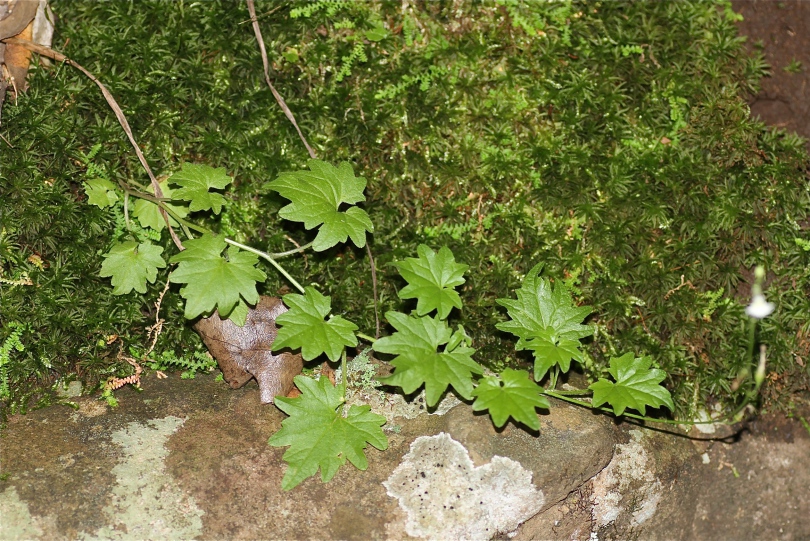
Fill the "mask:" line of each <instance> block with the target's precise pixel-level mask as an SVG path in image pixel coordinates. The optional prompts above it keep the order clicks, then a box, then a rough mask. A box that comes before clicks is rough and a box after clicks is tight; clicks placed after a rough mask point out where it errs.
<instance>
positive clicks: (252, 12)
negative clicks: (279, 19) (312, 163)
mask: <svg viewBox="0 0 810 541" xmlns="http://www.w3.org/2000/svg"><path fill="white" fill-rule="evenodd" d="M247 6H248V11H249V12H250V20H251V22H252V23H253V33H254V34H256V41H258V42H259V51H261V53H262V65H263V66H264V80H265V82H266V83H267V86H269V87H270V92H272V93H273V97H274V98H276V101H277V102H278V104H279V105H280V106H281V109H282V110H283V111H284V114H285V115H286V116H287V118H288V119H289V121H290V122H292V125H293V126H295V131H297V132H298V137H300V138H301V141H302V142H303V143H304V146H305V147H307V152H309V156H310V158H312V159H313V160H314V159H317V156H316V155H315V151H314V150H312V147H311V146H309V143H307V139H306V137H304V134H303V133H302V132H301V128H299V127H298V123H297V122H296V121H295V117H294V116H293V114H292V111H290V108H289V107H287V103H286V102H285V101H284V98H282V97H281V94H279V93H278V91H276V87H274V86H273V83H271V82H270V61H269V60H268V59H267V49H265V47H264V39H262V31H261V29H260V28H259V20H258V19H257V18H256V6H254V5H253V0H247Z"/></svg>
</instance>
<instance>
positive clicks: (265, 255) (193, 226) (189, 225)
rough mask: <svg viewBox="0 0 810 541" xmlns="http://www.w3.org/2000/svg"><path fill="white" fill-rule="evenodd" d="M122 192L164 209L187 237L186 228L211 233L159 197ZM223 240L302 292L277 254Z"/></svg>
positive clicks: (131, 191) (126, 190) (304, 247)
mask: <svg viewBox="0 0 810 541" xmlns="http://www.w3.org/2000/svg"><path fill="white" fill-rule="evenodd" d="M124 193H128V194H130V195H133V196H135V197H140V198H141V199H146V200H147V201H151V202H152V203H155V204H156V205H157V206H159V207H160V208H162V209H163V210H165V211H166V212H167V213H168V214H169V215H170V216H171V217H172V218H174V219H175V220H176V221H177V223H179V224H180V225H181V226H182V227H183V228H184V230H185V231H186V234H187V236H189V237H191V234H190V231H188V230H194V231H196V232H198V233H203V234H205V233H213V232H212V231H211V230H210V229H206V228H204V227H201V226H198V225H196V224H194V223H192V222H189V221H188V220H184V219H183V218H181V217H180V216H178V215H177V213H176V212H175V211H173V210H172V209H171V208H169V205H167V204H166V202H165V201H163V200H162V199H160V198H157V197H155V196H153V195H150V194H145V193H140V192H136V191H133V190H130V189H125V190H124ZM225 242H227V243H228V244H232V245H233V246H236V247H237V248H241V249H242V250H245V251H248V252H251V253H254V254H256V255H258V256H259V257H261V258H262V259H265V260H267V261H268V262H269V263H270V264H271V265H273V267H275V268H276V270H277V271H278V272H279V273H280V274H281V275H282V276H284V278H286V279H287V280H288V281H289V282H290V283H291V284H292V285H293V286H294V287H295V288H296V289H297V290H298V291H300V292H301V293H302V294H303V293H304V287H303V286H302V285H301V284H299V283H298V281H297V280H296V279H295V278H293V277H292V276H291V275H290V273H288V272H287V271H286V270H285V269H284V268H283V267H282V266H281V265H279V264H278V263H277V262H276V261H275V257H274V256H278V254H268V253H267V252H263V251H261V250H257V249H256V248H251V247H250V246H246V245H244V244H242V243H240V242H236V241H235V240H233V239H229V238H227V237H226V238H225ZM310 245H311V243H310V244H308V245H306V246H302V247H301V248H300V249H296V250H295V251H298V250H304V249H306V248H308V247H309V246H310ZM295 251H292V252H290V253H295Z"/></svg>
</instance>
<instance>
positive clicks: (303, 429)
mask: <svg viewBox="0 0 810 541" xmlns="http://www.w3.org/2000/svg"><path fill="white" fill-rule="evenodd" d="M295 384H296V385H297V386H298V388H299V389H300V390H301V396H300V397H298V398H294V399H291V398H284V397H277V398H276V402H275V403H276V405H277V406H278V408H279V409H280V410H281V411H283V412H284V413H286V414H287V415H289V417H288V418H287V419H285V420H284V421H282V422H281V429H280V430H279V431H278V432H276V433H275V434H273V435H272V436H271V437H270V440H269V443H270V445H273V446H274V447H283V446H286V445H289V446H290V448H289V449H287V451H285V453H284V457H283V458H284V461H285V462H286V463H287V464H288V466H287V471H286V472H285V473H284V479H282V481H281V487H282V488H283V489H284V490H290V489H292V488H294V487H295V486H297V485H298V484H299V483H301V481H303V480H304V479H306V478H307V477H310V476H312V475H315V474H316V473H317V472H318V469H319V468H320V470H321V480H322V481H323V482H324V483H326V482H328V481H329V480H330V479H332V477H333V476H334V475H335V473H337V470H338V468H340V467H341V466H342V465H343V464H344V463H345V462H346V460H349V462H351V463H352V464H354V466H355V467H356V468H358V469H360V470H365V469H366V468H367V467H368V460H367V459H366V455H365V454H364V453H363V450H364V449H365V447H366V444H367V443H370V444H371V445H373V446H374V447H376V448H377V449H380V450H381V451H382V450H385V449H387V448H388V439H387V438H386V437H385V434H383V432H382V430H381V429H380V427H381V426H382V425H383V424H384V423H385V417H383V416H382V415H377V414H376V413H371V411H370V410H371V408H370V407H369V406H351V407H350V408H349V410H348V412H347V414H346V416H345V417H344V416H343V415H342V414H341V411H339V410H340V409H342V406H343V401H344V398H343V397H344V390H343V388H342V387H341V386H337V387H333V386H332V384H331V383H330V382H329V380H328V379H327V378H325V377H321V378H320V379H319V380H318V381H317V382H316V381H315V380H313V379H311V378H307V377H303V376H297V377H296V378H295Z"/></svg>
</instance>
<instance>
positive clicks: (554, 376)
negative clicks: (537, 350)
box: [549, 365, 560, 389]
mask: <svg viewBox="0 0 810 541" xmlns="http://www.w3.org/2000/svg"><path fill="white" fill-rule="evenodd" d="M559 375H560V366H559V365H554V368H552V369H551V377H550V379H549V388H551V389H554V388H555V387H557V377H558V376H559Z"/></svg>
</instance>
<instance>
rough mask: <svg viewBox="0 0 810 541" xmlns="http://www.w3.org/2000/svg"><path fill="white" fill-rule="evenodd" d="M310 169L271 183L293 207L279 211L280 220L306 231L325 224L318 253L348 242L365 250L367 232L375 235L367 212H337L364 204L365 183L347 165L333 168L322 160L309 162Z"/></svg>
mask: <svg viewBox="0 0 810 541" xmlns="http://www.w3.org/2000/svg"><path fill="white" fill-rule="evenodd" d="M307 165H308V166H309V169H310V170H309V171H294V172H285V173H281V174H280V175H279V176H278V178H277V179H276V180H274V181H273V182H271V183H270V185H269V186H270V188H271V189H273V190H275V191H277V192H278V193H280V194H281V195H282V196H284V197H286V198H287V199H289V200H290V204H289V205H287V206H285V207H283V208H282V209H281V210H280V211H279V216H281V217H282V218H284V219H286V220H290V221H293V222H304V227H306V228H307V229H312V228H314V227H317V226H319V225H321V224H323V225H322V226H321V228H320V229H319V230H318V234H317V235H316V236H315V240H314V242H313V245H312V248H313V249H314V250H315V251H317V252H320V251H323V250H326V249H329V248H331V247H332V246H335V245H336V244H338V243H341V242H346V239H347V238H351V239H352V242H354V244H355V245H356V246H357V247H359V248H362V247H363V246H365V245H366V231H368V232H369V233H371V232H373V231H374V226H373V225H372V223H371V220H370V219H369V217H368V214H366V211H364V210H362V209H359V208H357V207H350V208H349V209H347V210H346V211H345V212H342V211H340V210H338V209H339V208H340V206H341V205H342V204H350V205H351V204H354V203H357V202H358V201H363V200H365V196H364V195H363V190H364V189H365V188H366V179H364V178H363V177H355V176H354V171H353V170H352V166H351V164H349V163H348V162H343V163H341V164H340V166H339V167H334V166H333V165H331V164H328V163H326V162H324V161H321V160H309V161H308V162H307Z"/></svg>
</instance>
